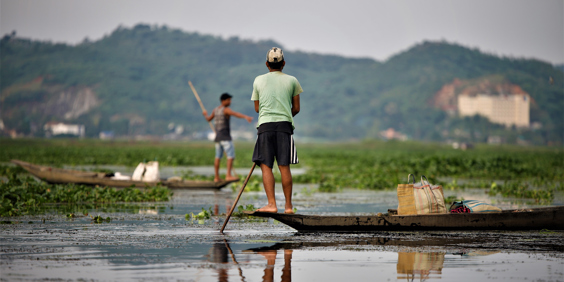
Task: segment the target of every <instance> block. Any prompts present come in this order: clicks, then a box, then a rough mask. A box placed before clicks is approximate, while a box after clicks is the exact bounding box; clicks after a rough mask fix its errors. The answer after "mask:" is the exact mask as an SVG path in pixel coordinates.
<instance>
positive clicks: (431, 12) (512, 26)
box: [0, 0, 564, 64]
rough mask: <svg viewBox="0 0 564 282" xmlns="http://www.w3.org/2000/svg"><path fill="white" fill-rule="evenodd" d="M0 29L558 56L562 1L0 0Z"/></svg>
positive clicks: (336, 50)
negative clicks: (452, 47)
mask: <svg viewBox="0 0 564 282" xmlns="http://www.w3.org/2000/svg"><path fill="white" fill-rule="evenodd" d="M0 3H1V4H0V31H1V33H2V35H4V34H6V33H9V32H11V31H12V30H16V31H17V35H18V36H20V37H27V38H33V39H41V40H51V41H55V42H67V43H73V44H74V43H78V42H80V41H82V40H83V39H84V38H85V37H88V38H89V39H91V40H96V39H100V38H101V37H102V36H104V35H105V34H109V33H110V32H111V31H113V30H114V29H115V28H116V27H117V26H118V25H123V26H125V27H131V26H133V25H135V24H137V23H147V24H158V25H167V26H169V27H171V28H179V29H181V30H184V31H197V32H199V33H203V34H213V35H221V36H222V37H225V38H227V37H230V36H239V37H240V38H242V39H253V40H258V39H273V40H275V41H277V42H279V43H280V44H282V46H283V47H285V48H286V49H288V50H302V51H311V52H318V53H324V54H339V55H345V56H350V57H371V58H375V59H377V60H380V61H383V60H385V59H387V58H389V57H390V56H391V55H394V54H397V53H398V52H400V51H403V50H406V49H407V48H409V47H411V46H413V45H414V44H416V43H420V42H422V41H423V40H443V39H444V40H446V41H448V42H455V43H459V44H462V45H464V46H467V47H472V48H474V47H477V48H479V49H480V50H482V51H484V52H488V53H494V54H498V55H504V56H512V57H525V58H537V59H541V60H543V61H547V62H550V63H557V64H562V63H564V0H467V1H459V0H425V1H402V0H386V1H380V0H370V1H368V0H367V1H356V0H338V1H336V0H325V1H305V0H296V1H294V0H292V1H276V2H274V1H258V0H257V1H245V0H239V1H233V0H207V1H181V0H178V1H173V0H160V1H153V0H0Z"/></svg>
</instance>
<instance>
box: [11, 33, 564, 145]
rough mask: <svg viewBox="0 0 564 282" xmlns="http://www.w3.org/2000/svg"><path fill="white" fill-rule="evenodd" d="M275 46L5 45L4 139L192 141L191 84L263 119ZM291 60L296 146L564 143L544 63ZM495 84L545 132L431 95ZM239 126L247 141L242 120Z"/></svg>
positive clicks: (433, 53) (121, 40)
mask: <svg viewBox="0 0 564 282" xmlns="http://www.w3.org/2000/svg"><path fill="white" fill-rule="evenodd" d="M273 46H279V47H282V48H284V46H283V44H280V43H277V42H273V41H259V42H254V41H248V40H240V39H238V38H230V39H227V40H224V39H221V38H219V37H213V36H208V35H201V34H198V33H186V32H183V31H180V30H175V29H170V28H167V27H154V26H148V25H141V24H140V25H137V26H135V27H134V28H131V29H128V28H121V27H118V28H117V29H116V30H114V31H113V32H112V33H111V34H110V35H108V36H106V37H104V38H102V39H100V40H98V41H94V42H90V41H87V40H85V41H84V42H82V43H81V44H78V45H76V46H70V45H64V44H52V43H49V42H39V41H33V40H27V39H22V38H18V37H13V36H10V35H6V36H4V38H3V39H2V40H1V42H0V59H1V61H0V62H1V70H0V78H1V80H0V88H1V98H2V106H1V112H0V114H1V117H2V120H3V122H4V124H5V127H6V128H8V129H15V130H17V131H18V132H23V133H26V134H36V135H39V134H41V127H42V125H43V124H44V123H45V122H47V121H67V122H76V123H82V124H85V125H86V131H87V135H89V136H97V134H98V132H100V131H104V130H113V131H114V132H116V134H117V135H136V134H159V135H160V134H164V133H166V132H167V130H168V129H167V125H168V124H169V123H171V122H174V123H176V124H182V125H184V127H185V128H186V133H185V134H190V133H191V132H195V131H201V130H206V129H207V124H206V122H205V121H204V120H203V118H202V116H201V111H200V109H199V106H198V104H197V101H196V99H195V98H194V96H193V95H192V93H191V91H190V88H189V87H188V85H187V81H188V80H191V81H192V82H193V83H194V85H195V87H196V89H197V90H198V92H199V94H200V96H201V97H202V100H203V102H204V105H205V106H206V107H207V108H208V109H211V108H212V107H214V106H215V105H217V104H218V97H219V95H220V94H221V93H223V92H229V93H231V94H232V95H234V96H235V98H234V99H233V109H234V110H236V111H240V112H243V113H245V114H248V115H253V116H256V114H255V113H254V110H253V106H252V102H251V101H250V94H251V91H252V83H253V79H254V78H255V77H256V76H257V75H260V74H262V73H265V72H266V71H267V69H266V67H265V65H264V61H265V54H266V51H267V50H268V49H269V48H270V47H273ZM285 57H286V68H285V69H284V72H286V73H288V74H291V75H294V76H296V77H297V78H298V80H299V81H300V83H301V84H302V87H303V88H304V93H303V94H302V95H301V99H302V112H301V113H300V114H299V115H298V116H297V117H296V125H297V128H296V131H297V135H298V136H302V137H311V138H321V139H331V140H348V139H363V138H377V137H378V133H379V132H380V131H382V130H385V129H387V128H394V129H396V130H398V131H400V132H402V133H404V134H407V135H408V136H409V137H411V138H414V139H420V140H444V139H453V140H457V139H458V140H467V141H475V142H482V141H485V139H486V138H487V136H488V135H491V134H496V135H504V136H506V137H507V141H508V142H514V141H515V140H516V138H518V137H519V136H520V137H519V138H521V139H525V140H527V141H530V142H533V143H536V144H548V143H551V144H562V139H563V135H564V121H563V119H564V118H563V117H562V110H561V109H562V108H563V107H564V93H563V73H562V70H560V69H557V68H555V67H553V66H552V65H550V64H548V63H545V62H541V61H536V60H524V59H513V58H500V57H497V56H494V55H489V54H484V53H482V52H480V51H479V50H476V49H469V48H465V47H463V46H459V45H453V44H449V43H446V42H424V43H421V44H418V45H416V46H414V47H412V48H411V49H409V50H407V51H405V52H402V53H400V54H398V55H396V56H393V57H392V58H390V59H389V60H387V61H386V62H377V61H375V60H372V59H354V58H346V57H340V56H330V55H319V54H314V53H303V52H289V51H286V52H285ZM494 74H495V75H498V76H500V77H503V78H504V79H505V80H507V81H509V82H511V83H512V84H516V85H519V86H521V87H522V89H523V90H525V91H526V92H527V93H529V94H530V95H531V97H532V98H533V99H534V101H535V103H536V104H535V105H534V106H533V107H532V112H531V119H532V121H537V122H540V123H541V124H542V128H540V129H536V130H534V131H533V130H524V129H505V128H503V127H501V126H498V125H493V124H490V123H489V122H487V120H485V119H484V118H479V117H475V118H466V119H460V118H456V117H449V116H448V115H447V114H446V113H444V112H442V111H441V110H439V109H435V108H434V107H432V101H431V100H432V98H433V96H434V94H435V93H436V92H437V91H438V90H439V89H441V87H442V86H443V85H445V84H447V83H450V82H452V81H453V79H455V78H458V79H475V78H480V77H485V76H490V75H494ZM550 77H552V78H553V80H552V83H550V82H549V78H550ZM77 105H79V106H80V107H78V106H77ZM77 107H78V108H77ZM234 125H235V127H240V128H242V129H245V130H252V126H250V125H248V124H246V123H245V122H243V121H241V120H238V121H236V122H235V124H234ZM456 132H457V133H456ZM460 132H466V133H467V134H459V133H460Z"/></svg>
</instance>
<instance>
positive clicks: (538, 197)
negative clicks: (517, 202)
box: [488, 181, 555, 204]
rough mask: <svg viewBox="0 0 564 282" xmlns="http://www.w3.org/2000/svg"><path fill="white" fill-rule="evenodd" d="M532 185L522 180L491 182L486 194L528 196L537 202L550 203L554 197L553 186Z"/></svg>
mask: <svg viewBox="0 0 564 282" xmlns="http://www.w3.org/2000/svg"><path fill="white" fill-rule="evenodd" d="M531 186H532V185H530V184H529V183H528V182H524V181H506V182H505V183H504V184H497V183H495V182H493V183H492V185H491V187H490V190H489V191H488V194H489V195H490V196H495V195H497V194H501V195H502V196H504V197H517V198H528V199H533V200H535V202H536V203H539V204H550V203H551V202H552V200H553V199H554V190H555V188H554V186H552V187H548V188H547V189H544V190H541V189H531V188H532V187H531Z"/></svg>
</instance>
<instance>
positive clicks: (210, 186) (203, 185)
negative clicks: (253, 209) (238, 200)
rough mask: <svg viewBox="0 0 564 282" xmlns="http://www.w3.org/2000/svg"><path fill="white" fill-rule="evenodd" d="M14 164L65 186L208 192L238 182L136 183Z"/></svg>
mask: <svg viewBox="0 0 564 282" xmlns="http://www.w3.org/2000/svg"><path fill="white" fill-rule="evenodd" d="M11 162H12V163H14V164H17V165H19V166H21V167H22V168H23V169H25V170H27V171H28V172H29V173H31V174H32V175H34V176H35V177H37V178H39V179H41V180H43V181H45V182H48V183H53V184H64V183H75V184H85V185H98V186H108V187H118V188H120V187H121V188H123V187H131V186H134V187H151V186H156V185H158V184H160V185H162V186H166V187H168V188H170V189H194V190H196V189H206V190H214V189H216V190H218V189H221V188H223V187H225V186H226V185H228V184H229V183H232V182H236V181H238V180H232V181H219V182H213V181H197V180H177V181H175V180H162V181H154V182H146V181H135V180H119V179H112V178H111V177H108V176H107V175H106V173H101V172H89V171H77V170H69V169H61V168H54V167H49V166H43V165H36V164H32V163H28V162H24V161H20V160H11Z"/></svg>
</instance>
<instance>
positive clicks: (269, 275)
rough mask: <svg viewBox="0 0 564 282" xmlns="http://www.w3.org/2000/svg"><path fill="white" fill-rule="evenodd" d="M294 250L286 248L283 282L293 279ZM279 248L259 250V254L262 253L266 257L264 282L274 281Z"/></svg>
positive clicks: (289, 281)
mask: <svg viewBox="0 0 564 282" xmlns="http://www.w3.org/2000/svg"><path fill="white" fill-rule="evenodd" d="M292 251H293V250H284V268H282V276H281V279H282V280H281V281H282V282H291V281H292V266H291V264H292ZM277 252H278V251H277V250H264V251H257V254H260V255H262V256H263V257H264V258H266V267H265V268H264V276H263V277H262V281H263V282H272V281H274V263H275V262H276V254H277Z"/></svg>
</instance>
